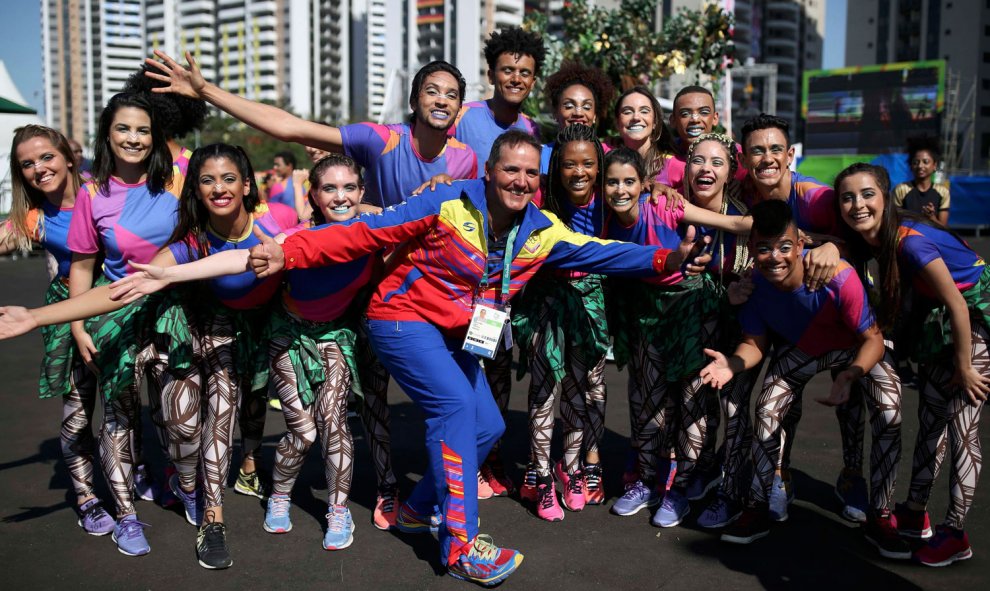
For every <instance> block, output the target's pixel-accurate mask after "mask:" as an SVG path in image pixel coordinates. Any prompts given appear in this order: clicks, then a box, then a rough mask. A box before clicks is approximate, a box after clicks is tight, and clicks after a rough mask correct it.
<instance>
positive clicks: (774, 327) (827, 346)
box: [739, 260, 876, 357]
mask: <svg viewBox="0 0 990 591" xmlns="http://www.w3.org/2000/svg"><path fill="white" fill-rule="evenodd" d="M797 264H801V263H800V262H798V263H797ZM875 323H876V319H875V318H874V316H873V310H872V309H871V308H870V305H869V303H868V302H867V299H866V290H865V289H863V284H862V282H860V280H859V276H858V275H857V274H856V271H855V270H854V269H853V268H852V266H850V265H849V263H847V262H846V261H844V260H843V261H840V262H839V267H838V269H837V270H836V273H835V276H834V277H832V280H831V281H829V282H828V284H827V285H826V286H825V287H824V288H822V289H819V290H816V291H809V290H808V288H807V287H806V286H805V285H804V284H803V283H802V284H801V286H800V287H798V288H797V289H795V290H794V291H781V290H779V289H777V288H776V287H774V286H773V285H772V284H771V283H770V282H769V281H767V280H766V279H765V278H764V277H763V275H761V274H760V273H759V272H756V273H753V293H752V295H750V297H749V300H747V302H746V303H745V304H744V305H743V308H742V310H741V312H740V314H739V324H740V325H741V326H742V329H743V332H745V333H746V334H749V335H753V336H761V335H764V334H766V333H767V331H773V332H774V333H776V334H777V335H779V336H780V337H782V338H783V339H784V340H786V341H787V342H788V343H790V344H792V345H794V346H796V347H797V348H798V349H800V350H801V351H803V352H804V353H806V354H808V355H810V356H812V357H817V356H819V355H824V354H825V353H828V352H829V351H839V350H845V349H851V348H853V347H856V346H858V345H859V342H860V339H859V335H861V334H863V333H865V332H866V331H867V330H869V328H870V327H871V326H873V325H874V324H875Z"/></svg>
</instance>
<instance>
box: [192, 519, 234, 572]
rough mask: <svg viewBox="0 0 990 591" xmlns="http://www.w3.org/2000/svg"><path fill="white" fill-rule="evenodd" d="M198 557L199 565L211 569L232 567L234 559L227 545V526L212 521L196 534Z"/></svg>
mask: <svg viewBox="0 0 990 591" xmlns="http://www.w3.org/2000/svg"><path fill="white" fill-rule="evenodd" d="M196 558H197V559H199V565H200V566H201V567H203V568H208V569H210V570H219V569H224V568H230V567H231V566H232V565H233V564H234V560H233V559H232V558H231V557H230V548H228V547H227V526H226V525H224V524H222V523H217V522H215V521H211V522H210V523H207V524H206V525H204V526H203V527H201V528H199V533H197V534H196Z"/></svg>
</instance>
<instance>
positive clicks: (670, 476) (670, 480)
mask: <svg viewBox="0 0 990 591" xmlns="http://www.w3.org/2000/svg"><path fill="white" fill-rule="evenodd" d="M661 463H664V464H665V463H666V462H661ZM668 466H669V468H667V470H668V471H667V481H666V482H664V481H663V479H662V478H658V479H657V483H662V484H663V490H664V491H668V490H670V489H671V488H673V486H674V478H677V460H675V459H671V460H670V464H668ZM657 476H663V473H662V472H660V471H657Z"/></svg>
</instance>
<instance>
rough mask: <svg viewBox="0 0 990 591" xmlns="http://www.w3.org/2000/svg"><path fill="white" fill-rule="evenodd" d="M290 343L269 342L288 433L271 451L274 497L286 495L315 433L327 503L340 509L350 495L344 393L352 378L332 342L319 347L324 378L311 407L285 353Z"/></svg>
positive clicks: (350, 457) (351, 450) (281, 340)
mask: <svg viewBox="0 0 990 591" xmlns="http://www.w3.org/2000/svg"><path fill="white" fill-rule="evenodd" d="M290 346H292V343H291V342H290V340H289V339H286V338H275V339H273V340H272V342H271V344H270V347H269V352H270V353H271V367H272V381H273V383H274V386H275V391H276V392H278V398H279V400H280V401H281V402H282V413H283V414H284V415H285V425H286V427H287V429H288V430H287V431H286V433H285V436H283V437H282V439H281V441H279V442H278V446H277V447H276V448H275V470H274V474H273V481H274V482H273V489H274V492H275V493H277V494H286V495H287V494H289V493H290V492H291V491H292V486H293V485H294V484H295V482H296V478H297V477H298V476H299V470H300V469H301V468H302V464H303V461H304V460H305V459H306V453H307V452H308V451H309V448H310V446H312V445H313V443H314V442H315V441H316V436H317V434H319V436H320V441H321V442H322V443H323V446H322V448H321V451H322V452H323V466H324V470H325V474H326V479H327V502H328V503H329V504H331V505H343V504H346V503H347V498H348V496H349V495H350V492H351V478H352V475H353V458H354V442H353V440H352V439H351V432H350V428H349V427H348V425H347V393H348V390H349V389H350V384H351V374H350V370H349V369H348V368H347V363H346V362H345V361H344V356H343V354H342V353H341V351H340V348H339V347H338V346H337V343H335V342H333V341H324V342H320V343H318V344H317V346H318V348H319V350H320V357H321V358H322V359H323V370H324V372H325V375H326V379H325V380H324V381H323V383H322V384H320V386H319V387H318V388H317V389H316V391H315V393H314V394H315V400H314V401H313V403H312V404H303V402H302V400H301V399H300V398H299V390H298V388H297V383H298V382H297V377H296V372H295V370H294V369H293V368H292V362H291V361H290V359H289V354H288V352H287V350H288V348H289V347H290Z"/></svg>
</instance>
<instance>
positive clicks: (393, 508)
mask: <svg viewBox="0 0 990 591" xmlns="http://www.w3.org/2000/svg"><path fill="white" fill-rule="evenodd" d="M398 516H399V490H398V488H397V487H394V486H390V487H386V488H384V489H382V490H379V491H378V498H377V499H375V510H374V511H373V512H372V514H371V523H373V524H374V526H375V527H376V528H378V529H380V530H382V531H385V530H389V529H392V528H393V527H395V520H396V518H397V517H398Z"/></svg>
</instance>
